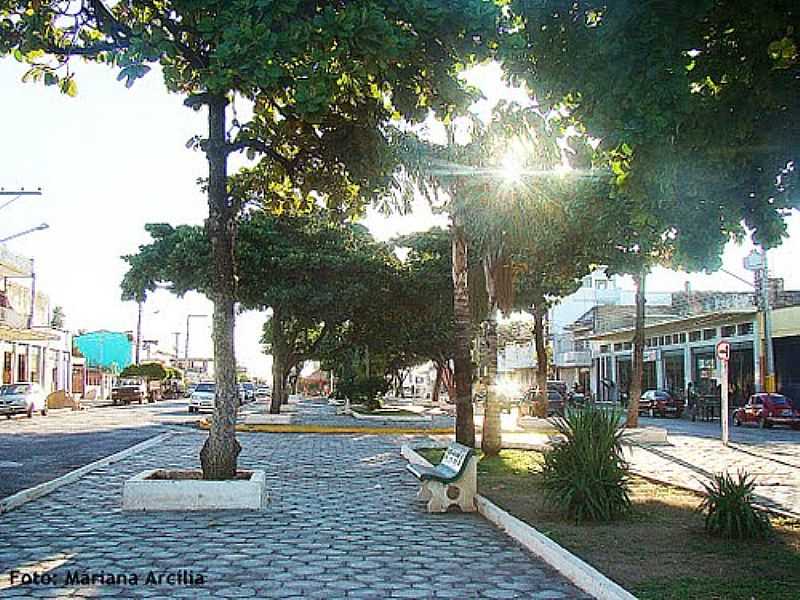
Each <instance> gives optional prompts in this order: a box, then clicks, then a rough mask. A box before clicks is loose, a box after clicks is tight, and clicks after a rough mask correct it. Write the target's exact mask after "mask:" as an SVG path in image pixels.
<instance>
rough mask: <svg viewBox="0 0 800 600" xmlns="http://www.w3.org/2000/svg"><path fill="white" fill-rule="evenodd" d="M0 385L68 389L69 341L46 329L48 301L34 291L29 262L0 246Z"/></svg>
mask: <svg viewBox="0 0 800 600" xmlns="http://www.w3.org/2000/svg"><path fill="white" fill-rule="evenodd" d="M0 280H1V281H2V287H0V368H2V372H1V373H0V382H2V383H4V384H6V383H19V382H31V383H38V384H40V385H41V386H42V388H43V389H44V390H45V392H46V393H48V394H49V393H52V392H55V391H67V392H70V391H71V389H72V385H71V369H72V352H71V348H72V339H71V336H70V334H69V332H67V331H62V330H59V329H55V328H52V327H50V318H51V312H50V299H49V297H48V296H47V295H45V294H43V293H42V292H41V291H39V290H37V289H36V284H35V283H36V274H35V271H34V266H33V261H32V260H30V259H27V258H24V257H21V256H17V255H15V254H13V253H12V252H11V251H9V250H8V249H7V248H6V247H5V246H2V245H0Z"/></svg>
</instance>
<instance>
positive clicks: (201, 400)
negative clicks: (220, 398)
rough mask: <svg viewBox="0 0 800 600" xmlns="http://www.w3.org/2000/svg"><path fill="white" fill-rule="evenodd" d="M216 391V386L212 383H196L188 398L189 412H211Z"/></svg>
mask: <svg viewBox="0 0 800 600" xmlns="http://www.w3.org/2000/svg"><path fill="white" fill-rule="evenodd" d="M216 389H217V386H216V385H215V384H213V383H198V384H197V387H195V388H194V391H193V392H192V395H191V396H190V397H189V412H190V413H196V412H200V411H201V410H202V411H213V410H214V393H215V391H216Z"/></svg>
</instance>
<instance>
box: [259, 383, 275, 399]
mask: <svg viewBox="0 0 800 600" xmlns="http://www.w3.org/2000/svg"><path fill="white" fill-rule="evenodd" d="M270 398H272V389H271V388H270V387H268V386H266V385H260V386H258V387H257V388H256V400H269V399H270Z"/></svg>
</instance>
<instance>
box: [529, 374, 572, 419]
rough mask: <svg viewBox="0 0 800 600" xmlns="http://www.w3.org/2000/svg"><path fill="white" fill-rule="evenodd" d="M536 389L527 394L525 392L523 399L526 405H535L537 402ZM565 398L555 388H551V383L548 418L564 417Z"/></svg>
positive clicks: (548, 393)
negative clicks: (554, 416)
mask: <svg viewBox="0 0 800 600" xmlns="http://www.w3.org/2000/svg"><path fill="white" fill-rule="evenodd" d="M536 391H537V390H536V388H531V389H529V390H528V391H527V392H525V396H524V397H523V399H522V401H523V402H524V403H528V404H531V405H533V403H534V402H535V401H536ZM564 406H565V401H564V396H563V395H562V394H561V392H559V391H558V389H556V388H555V387H551V386H550V382H548V385H547V416H548V417H551V416H553V415H560V416H563V415H564Z"/></svg>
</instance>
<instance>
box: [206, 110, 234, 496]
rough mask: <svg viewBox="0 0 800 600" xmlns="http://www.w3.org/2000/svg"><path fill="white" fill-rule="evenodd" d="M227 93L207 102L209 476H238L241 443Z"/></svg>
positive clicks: (207, 462) (207, 442) (207, 466)
mask: <svg viewBox="0 0 800 600" xmlns="http://www.w3.org/2000/svg"><path fill="white" fill-rule="evenodd" d="M227 103H228V101H227V99H226V98H225V96H212V97H211V98H210V99H209V103H208V129H209V132H208V133H209V135H208V138H209V139H208V150H207V152H206V156H207V158H208V166H209V177H208V221H206V229H207V231H208V235H209V238H210V240H211V256H212V261H213V263H214V280H213V284H212V300H213V302H214V315H213V319H214V333H213V338H214V367H215V369H214V370H215V380H216V393H215V396H214V418H213V420H212V421H211V429H210V431H209V433H208V438H207V439H206V442H205V444H204V445H203V448H202V450H201V451H200V464H201V465H202V467H203V478H204V479H215V480H219V479H233V478H234V477H235V476H236V460H237V457H238V456H239V452H240V451H241V446H240V445H239V442H238V441H237V440H236V410H237V408H238V405H239V390H238V387H237V384H236V356H235V352H234V338H233V328H234V322H235V317H234V301H235V285H236V281H235V278H234V237H235V229H236V214H235V209H234V207H233V205H232V202H231V198H230V197H229V195H228V177H227V162H228V151H227V148H226V147H225V144H226V134H225V107H226V105H227Z"/></svg>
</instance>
